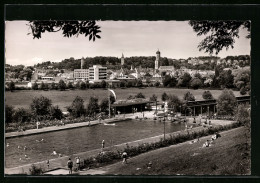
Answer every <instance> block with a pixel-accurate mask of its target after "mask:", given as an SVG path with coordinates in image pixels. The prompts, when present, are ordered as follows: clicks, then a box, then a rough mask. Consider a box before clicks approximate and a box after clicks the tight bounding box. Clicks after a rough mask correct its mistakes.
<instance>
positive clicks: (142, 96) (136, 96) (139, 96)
mask: <svg viewBox="0 0 260 183" xmlns="http://www.w3.org/2000/svg"><path fill="white" fill-rule="evenodd" d="M135 98H145V96H144V94H142V92H140V93H137V94H136V95H135Z"/></svg>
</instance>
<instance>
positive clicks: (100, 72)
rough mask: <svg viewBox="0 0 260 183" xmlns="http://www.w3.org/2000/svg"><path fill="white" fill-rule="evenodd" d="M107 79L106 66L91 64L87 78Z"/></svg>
mask: <svg viewBox="0 0 260 183" xmlns="http://www.w3.org/2000/svg"><path fill="white" fill-rule="evenodd" d="M106 79H107V68H106V67H102V66H101V65H93V67H90V68H89V80H92V81H99V80H106Z"/></svg>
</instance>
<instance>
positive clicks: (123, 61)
mask: <svg viewBox="0 0 260 183" xmlns="http://www.w3.org/2000/svg"><path fill="white" fill-rule="evenodd" d="M124 64H125V58H124V54H123V53H122V57H121V65H124Z"/></svg>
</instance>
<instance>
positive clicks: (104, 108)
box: [100, 98, 109, 114]
mask: <svg viewBox="0 0 260 183" xmlns="http://www.w3.org/2000/svg"><path fill="white" fill-rule="evenodd" d="M108 108H109V106H108V99H107V98H104V99H103V100H102V101H101V103H100V111H101V112H105V113H106V114H108V112H109V109H108Z"/></svg>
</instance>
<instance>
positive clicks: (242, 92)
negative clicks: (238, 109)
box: [240, 87, 246, 95]
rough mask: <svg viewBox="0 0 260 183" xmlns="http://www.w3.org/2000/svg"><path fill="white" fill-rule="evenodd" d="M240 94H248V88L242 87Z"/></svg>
mask: <svg viewBox="0 0 260 183" xmlns="http://www.w3.org/2000/svg"><path fill="white" fill-rule="evenodd" d="M240 94H241V95H245V94H246V88H245V87H242V88H241V89H240Z"/></svg>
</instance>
